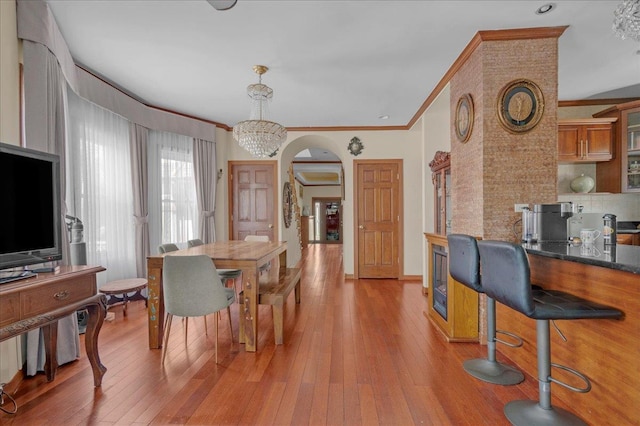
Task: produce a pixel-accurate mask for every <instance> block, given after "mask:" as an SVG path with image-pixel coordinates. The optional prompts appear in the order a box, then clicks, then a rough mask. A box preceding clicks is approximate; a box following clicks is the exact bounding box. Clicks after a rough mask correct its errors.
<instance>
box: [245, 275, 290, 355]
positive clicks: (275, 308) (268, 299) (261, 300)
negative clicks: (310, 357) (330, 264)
mask: <svg viewBox="0 0 640 426" xmlns="http://www.w3.org/2000/svg"><path fill="white" fill-rule="evenodd" d="M301 275H302V271H301V269H300V268H280V271H279V274H278V281H272V282H268V283H261V284H260V289H259V290H258V305H271V311H272V314H273V334H274V336H275V340H276V345H281V344H282V342H283V334H284V333H283V328H284V303H285V302H286V300H287V298H288V297H289V294H291V290H295V298H296V303H300V276H301ZM242 293H243V292H240V299H239V301H238V303H240V304H244V298H243V294H242ZM239 311H240V342H241V343H242V342H243V341H244V320H243V314H244V309H240V310H239Z"/></svg>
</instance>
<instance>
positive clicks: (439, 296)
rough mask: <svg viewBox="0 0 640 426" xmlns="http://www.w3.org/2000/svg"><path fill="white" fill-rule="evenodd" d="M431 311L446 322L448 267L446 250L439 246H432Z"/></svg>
mask: <svg viewBox="0 0 640 426" xmlns="http://www.w3.org/2000/svg"><path fill="white" fill-rule="evenodd" d="M432 261H433V263H432V265H433V270H432V271H431V273H432V274H433V277H432V278H433V281H432V283H433V309H434V310H435V311H436V312H438V314H440V316H442V318H443V319H444V320H445V321H446V320H447V281H448V278H449V267H448V265H447V250H446V249H445V248H444V247H443V246H440V245H437V244H434V246H433V259H432Z"/></svg>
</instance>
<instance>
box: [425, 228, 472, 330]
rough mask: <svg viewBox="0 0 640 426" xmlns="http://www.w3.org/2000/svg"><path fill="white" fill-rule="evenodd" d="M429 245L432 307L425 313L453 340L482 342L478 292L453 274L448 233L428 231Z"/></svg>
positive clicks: (430, 305) (430, 304)
mask: <svg viewBox="0 0 640 426" xmlns="http://www.w3.org/2000/svg"><path fill="white" fill-rule="evenodd" d="M425 237H426V239H427V242H428V245H429V248H428V250H427V252H428V255H429V261H428V264H429V294H428V304H429V308H428V310H427V312H425V315H426V316H427V317H428V318H429V319H430V320H431V321H432V322H433V323H434V324H435V325H436V326H437V327H438V329H439V330H440V331H441V332H442V333H443V334H444V336H445V338H446V339H447V341H449V342H477V341H478V293H477V292H475V291H473V290H471V289H470V288H468V287H466V286H465V285H463V284H460V283H459V282H457V281H456V280H454V279H453V278H452V277H451V275H449V264H448V251H449V244H448V242H447V237H446V236H444V235H437V234H429V233H426V234H425Z"/></svg>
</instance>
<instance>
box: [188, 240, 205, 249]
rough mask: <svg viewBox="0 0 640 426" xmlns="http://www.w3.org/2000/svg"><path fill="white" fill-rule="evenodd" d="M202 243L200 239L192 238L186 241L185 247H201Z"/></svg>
mask: <svg viewBox="0 0 640 426" xmlns="http://www.w3.org/2000/svg"><path fill="white" fill-rule="evenodd" d="M203 244H204V242H203V241H202V240H201V239H200V238H194V239H193V240H189V241H187V247H189V248H191V247H197V246H201V245H203Z"/></svg>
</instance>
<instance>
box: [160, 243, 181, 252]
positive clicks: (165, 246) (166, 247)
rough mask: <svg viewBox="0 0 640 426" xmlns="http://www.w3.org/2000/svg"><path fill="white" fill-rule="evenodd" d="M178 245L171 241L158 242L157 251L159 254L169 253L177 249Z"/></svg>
mask: <svg viewBox="0 0 640 426" xmlns="http://www.w3.org/2000/svg"><path fill="white" fill-rule="evenodd" d="M178 250H179V249H178V246H177V245H175V244H173V243H166V244H160V245H159V246H158V251H159V252H160V254H164V253H169V252H172V251H178Z"/></svg>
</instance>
